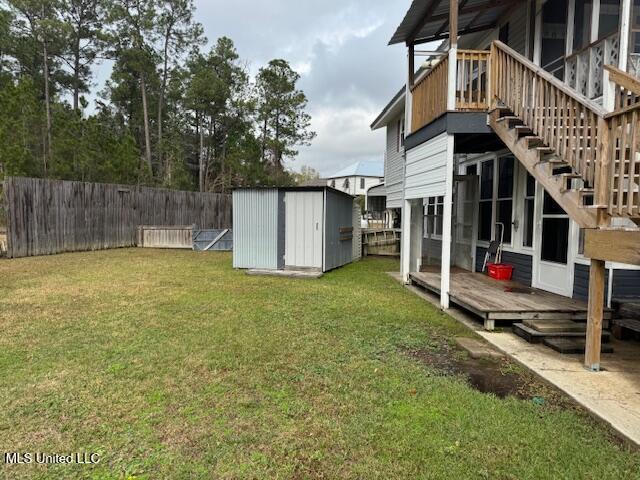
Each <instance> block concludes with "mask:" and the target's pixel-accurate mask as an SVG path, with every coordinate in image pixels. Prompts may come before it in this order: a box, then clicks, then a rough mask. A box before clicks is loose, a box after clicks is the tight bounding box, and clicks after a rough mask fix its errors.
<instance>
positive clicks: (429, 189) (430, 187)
mask: <svg viewBox="0 0 640 480" xmlns="http://www.w3.org/2000/svg"><path fill="white" fill-rule="evenodd" d="M446 164H447V134H446V133H443V134H441V135H438V136H437V137H435V138H432V139H431V140H429V141H428V142H425V143H423V144H422V145H420V146H418V147H416V148H413V149H411V150H409V151H408V152H407V166H406V173H405V184H404V185H405V192H404V195H405V198H406V199H415V198H423V197H435V196H438V195H444V191H445V176H446Z"/></svg>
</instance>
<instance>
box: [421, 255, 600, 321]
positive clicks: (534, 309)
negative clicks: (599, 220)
mask: <svg viewBox="0 0 640 480" xmlns="http://www.w3.org/2000/svg"><path fill="white" fill-rule="evenodd" d="M409 278H410V279H411V282H412V283H414V284H416V285H419V286H421V287H423V288H425V289H427V290H430V291H432V292H434V293H436V294H440V272H439V271H436V270H435V269H434V268H433V267H429V270H428V271H423V272H414V273H411V274H410V275H409ZM449 297H450V301H451V302H452V303H455V304H456V305H458V306H460V307H462V308H464V309H466V310H469V311H471V312H473V313H475V314H476V315H478V316H480V317H481V318H482V319H483V320H484V323H485V328H486V329H487V330H493V328H494V323H495V321H496V320H499V321H511V322H513V321H520V320H528V319H549V320H567V319H568V320H578V321H586V319H587V303H586V302H582V301H580V300H573V299H571V298H567V297H563V296H561V295H556V294H554V293H549V292H545V291H544V290H539V289H537V288H531V287H527V286H525V285H522V284H521V283H518V282H515V281H500V280H494V279H493V278H490V277H488V276H486V275H483V274H481V273H472V272H469V271H466V270H462V269H459V268H455V267H452V269H451V286H450V293H449ZM605 318H606V319H609V318H611V312H610V311H605Z"/></svg>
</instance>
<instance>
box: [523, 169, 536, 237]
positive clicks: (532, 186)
mask: <svg viewBox="0 0 640 480" xmlns="http://www.w3.org/2000/svg"><path fill="white" fill-rule="evenodd" d="M526 181H527V184H526V186H525V191H524V222H523V232H522V246H523V247H533V219H534V215H535V195H536V180H535V178H533V177H532V176H531V175H530V174H528V173H527V180H526Z"/></svg>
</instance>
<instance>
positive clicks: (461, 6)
mask: <svg viewBox="0 0 640 480" xmlns="http://www.w3.org/2000/svg"><path fill="white" fill-rule="evenodd" d="M468 1H469V0H462V1H461V2H460V5H459V6H458V8H464V6H465V5H466V4H467V2H468ZM483 13H484V12H483ZM478 15H481V14H478ZM474 20H475V19H474ZM472 23H473V22H472ZM447 25H449V19H447V20H445V21H444V22H442V24H441V25H440V26H439V27H438V30H436V33H434V35H435V36H438V35H440V34H441V33H442V32H444V29H445V28H447Z"/></svg>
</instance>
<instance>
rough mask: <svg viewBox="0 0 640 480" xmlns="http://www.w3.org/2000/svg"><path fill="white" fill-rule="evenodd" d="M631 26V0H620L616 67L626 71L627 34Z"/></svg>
mask: <svg viewBox="0 0 640 480" xmlns="http://www.w3.org/2000/svg"><path fill="white" fill-rule="evenodd" d="M630 28H631V0H622V1H621V2H620V38H619V40H618V42H619V43H618V48H619V51H618V68H619V69H620V70H622V71H625V72H626V71H627V62H628V60H629V35H630Z"/></svg>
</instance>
